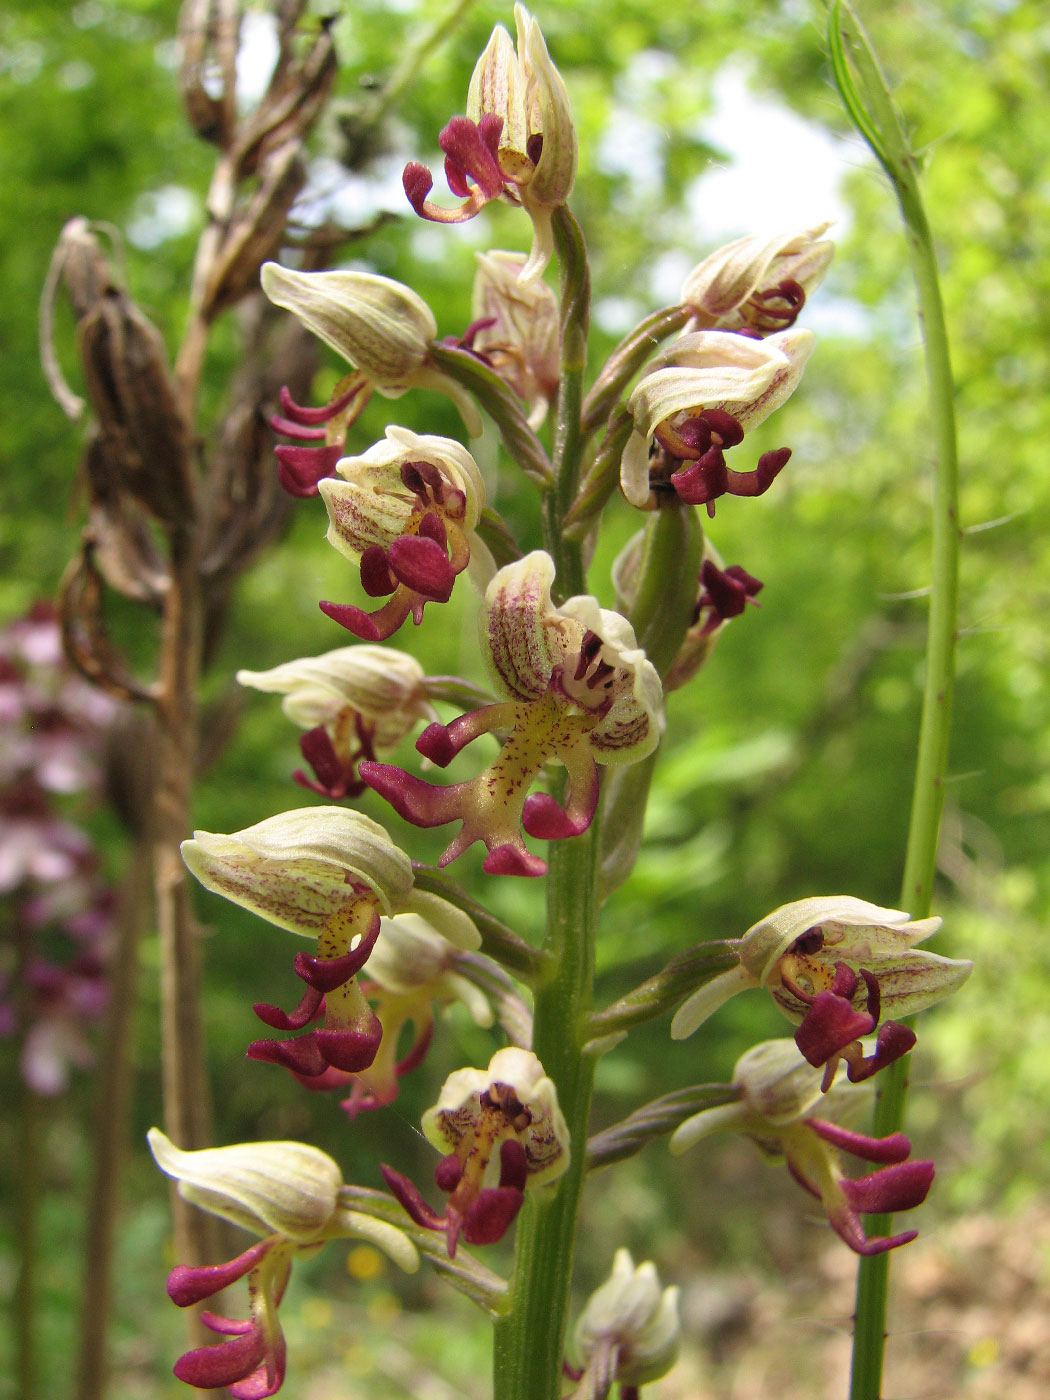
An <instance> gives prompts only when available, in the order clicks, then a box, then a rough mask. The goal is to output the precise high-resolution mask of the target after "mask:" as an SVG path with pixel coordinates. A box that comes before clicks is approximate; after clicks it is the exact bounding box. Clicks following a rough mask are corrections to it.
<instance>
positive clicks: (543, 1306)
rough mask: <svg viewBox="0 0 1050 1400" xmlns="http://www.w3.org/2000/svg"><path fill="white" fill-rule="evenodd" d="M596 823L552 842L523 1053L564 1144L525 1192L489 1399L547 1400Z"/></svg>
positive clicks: (584, 1079) (557, 1344)
mask: <svg viewBox="0 0 1050 1400" xmlns="http://www.w3.org/2000/svg"><path fill="white" fill-rule="evenodd" d="M596 825H597V822H596V821H595V822H594V823H592V825H591V827H590V829H589V830H588V831H587V832H585V833H584V834H583V835H582V836H577V837H574V838H573V839H572V840H569V841H556V842H552V843H551V846H550V869H549V872H548V876H547V934H546V939H545V941H544V951H545V952H546V953H548V954H549V955H550V956H551V957H552V958H553V959H554V961H555V965H556V966H557V968H558V973H557V976H555V977H554V978H553V979H552V980H551V981H550V982H548V983H547V984H546V985H545V986H544V987H542V988H541V989H540V991H539V992H538V993H537V995H536V1009H535V1030H534V1034H533V1049H534V1050H535V1052H536V1054H537V1055H538V1056H539V1059H540V1062H541V1064H542V1065H543V1067H544V1069H545V1070H546V1071H547V1073H548V1074H549V1075H550V1077H551V1078H552V1079H553V1080H554V1083H555V1084H556V1085H557V1088H558V1101H559V1103H560V1105H561V1109H562V1112H563V1113H564V1115H565V1121H566V1123H567V1124H568V1127H569V1132H570V1135H571V1140H572V1159H571V1162H570V1164H569V1169H568V1171H566V1172H565V1174H564V1175H563V1176H562V1177H561V1179H560V1180H559V1181H558V1182H557V1183H556V1185H555V1186H554V1187H553V1188H550V1189H548V1190H547V1191H545V1192H543V1191H541V1192H539V1193H531V1192H530V1193H527V1194H526V1198H525V1205H524V1208H523V1209H522V1212H521V1215H520V1217H519V1219H518V1226H517V1236H516V1241H515V1252H514V1273H513V1279H512V1283H511V1302H510V1311H509V1314H508V1315H507V1317H505V1318H503V1319H501V1320H500V1321H499V1322H497V1324H496V1331H495V1346H494V1364H495V1389H494V1400H557V1397H558V1396H559V1395H560V1394H561V1364H562V1358H563V1354H564V1348H565V1330H566V1322H567V1315H568V1306H569V1286H570V1283H571V1281H572V1267H573V1258H574V1254H575V1243H576V1217H577V1214H578V1212H579V1204H580V1192H581V1190H582V1187H583V1181H584V1175H585V1170H586V1150H587V1120H588V1117H589V1113H590V1104H591V1089H592V1086H593V1081H594V1060H593V1058H592V1057H590V1056H588V1055H585V1054H584V1053H583V1051H582V1050H581V1041H582V1039H583V1035H584V1025H585V1021H586V1017H587V1015H588V1012H589V1011H590V1000H591V990H592V986H593V981H594V931H595V925H596V923H597V916H598V899H597V895H596V892H595V871H596V864H597V859H596V856H597V831H596V830H595V827H596Z"/></svg>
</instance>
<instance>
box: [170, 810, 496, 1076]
mask: <svg viewBox="0 0 1050 1400" xmlns="http://www.w3.org/2000/svg"><path fill="white" fill-rule="evenodd" d="M182 855H183V859H184V860H185V862H186V864H187V866H188V867H189V869H190V871H191V872H192V873H193V874H194V875H195V876H196V877H197V879H198V880H199V881H200V882H201V884H202V885H204V887H205V888H206V889H209V890H213V891H214V892H215V893H217V894H221V895H222V896H223V897H224V898H226V899H229V900H231V901H232V902H233V903H234V904H239V905H241V906H242V907H243V908H245V909H249V910H251V911H252V912H253V913H255V914H259V915H260V916H261V917H262V918H264V919H266V920H268V921H269V922H270V923H273V924H276V925H277V926H278V927H279V928H285V929H289V930H291V932H293V933H298V934H301V935H302V936H304V937H307V938H314V939H316V940H317V954H316V956H309V955H307V954H306V953H299V954H298V955H297V956H296V958H295V971H296V975H297V976H299V977H300V978H301V979H302V980H303V981H304V982H305V983H306V992H305V994H304V996H303V998H302V1000H301V1002H300V1003H299V1005H298V1006H297V1007H296V1009H295V1010H294V1011H292V1012H290V1013H286V1012H283V1011H281V1010H280V1009H279V1008H278V1007H276V1006H272V1005H270V1004H268V1003H257V1004H256V1007H255V1010H256V1014H257V1015H258V1016H259V1017H260V1019H261V1020H263V1021H265V1022H266V1024H267V1025H269V1026H273V1027H274V1028H275V1029H278V1030H301V1029H302V1028H303V1027H305V1026H307V1025H308V1024H309V1023H310V1022H311V1021H313V1020H314V1019H316V1017H318V1016H319V1015H321V1014H322V1011H323V1015H324V1021H323V1024H322V1027H321V1028H320V1029H317V1030H312V1031H309V1032H308V1033H307V1034H306V1035H303V1036H299V1037H297V1038H290V1039H286V1040H259V1041H255V1042H253V1044H252V1045H251V1046H250V1047H249V1049H248V1055H249V1057H250V1058H252V1059H261V1060H269V1061H272V1062H274V1063H277V1064H282V1065H285V1066H286V1067H287V1068H288V1069H291V1070H292V1071H293V1072H294V1073H296V1074H298V1075H301V1076H304V1077H305V1078H307V1079H318V1078H319V1077H320V1076H324V1075H326V1074H327V1071H328V1069H329V1068H333V1069H336V1070H342V1071H344V1072H346V1073H356V1072H358V1071H360V1070H363V1069H367V1068H368V1066H369V1065H370V1064H371V1063H372V1061H373V1060H374V1058H375V1056H376V1052H377V1050H378V1048H379V1044H380V1040H381V1038H382V1026H381V1024H380V1022H379V1020H378V1019H377V1017H376V1016H375V1014H374V1012H373V1011H372V1009H371V1007H370V1006H369V1004H368V1001H367V1000H366V998H365V996H364V993H363V992H362V990H361V987H360V985H359V984H358V982H357V979H356V974H357V973H358V972H359V971H360V970H361V968H362V967H363V966H364V964H365V962H366V960H367V958H368V956H369V954H370V952H371V951H372V948H373V947H374V945H375V942H376V939H377V938H378V936H379V930H380V915H381V914H386V915H388V916H389V915H392V914H395V913H408V912H412V913H418V914H421V915H422V916H423V917H424V918H426V919H427V920H428V922H429V923H430V924H431V925H433V927H434V928H435V929H436V930H437V931H438V932H440V933H441V934H442V935H443V936H444V937H446V938H448V939H449V940H450V941H451V942H453V943H454V944H455V945H456V946H457V947H460V948H477V947H478V946H479V944H480V935H479V934H478V931H477V929H476V928H475V927H474V924H473V922H472V920H471V919H469V918H468V917H467V915H465V914H463V913H462V912H461V911H460V910H458V909H456V908H455V907H454V906H453V905H451V904H449V903H447V901H445V900H443V899H441V898H440V897H439V896H437V895H432V894H428V893H426V892H424V891H422V890H415V889H413V877H412V866H411V862H410V861H409V859H408V856H406V855H405V853H404V851H402V850H401V849H400V848H399V847H397V846H395V845H394V843H393V842H392V841H391V840H390V838H389V836H388V835H387V834H386V832H385V831H384V830H383V828H382V827H381V826H380V825H379V824H378V823H377V822H374V821H372V820H371V819H370V818H368V817H366V816H364V815H362V814H361V813H360V812H353V811H348V810H347V809H346V808H343V807H308V808H302V809H300V810H298V811H293V812H284V813H282V814H281V815H280V816H276V817H270V818H269V819H268V820H266V821H263V822H259V823H257V824H256V825H255V826H251V827H248V828H246V829H245V830H244V831H238V832H235V833H234V834H233V835H232V836H225V835H218V834H215V833H212V832H207V831H197V832H195V833H194V836H193V840H191V841H184V842H183V844H182Z"/></svg>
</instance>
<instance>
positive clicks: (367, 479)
mask: <svg viewBox="0 0 1050 1400" xmlns="http://www.w3.org/2000/svg"><path fill="white" fill-rule="evenodd" d="M337 471H338V473H339V477H338V479H336V480H334V481H322V482H321V483H320V492H321V496H322V498H323V499H324V503H325V505H326V506H327V508H328V522H329V523H328V540H329V543H331V544H332V545H334V546H335V548H336V549H337V550H338V551H339V553H340V554H342V555H345V557H346V558H347V559H350V560H351V561H352V562H353V563H355V564H357V565H358V566H359V568H360V571H361V586H362V587H363V588H364V590H365V592H366V593H367V594H368V596H369V597H370V598H386V599H387V601H386V602H385V603H384V604H383V606H382V607H380V608H378V609H377V610H376V611H375V612H372V613H369V612H365V610H364V609H363V608H358V607H354V606H353V605H352V604H349V603H322V604H321V609H322V611H323V612H324V613H326V614H327V615H328V616H329V617H330V618H332V619H334V621H336V622H338V623H340V624H341V625H342V626H343V627H346V628H347V629H348V630H349V631H351V632H353V633H354V635H355V636H358V637H362V638H363V639H364V640H365V641H369V642H380V641H385V640H386V638H387V637H389V636H391V635H392V634H393V633H394V632H396V631H397V629H398V628H399V627H400V626H401V624H402V623H403V622H404V621H405V619H406V618H407V617H408V616H409V615H411V616H412V618H413V620H414V621H415V622H417V623H418V622H421V621H422V618H423V609H424V608H425V607H426V605H427V603H429V602H437V603H447V602H448V600H449V598H450V597H451V596H452V589H453V586H454V584H455V582H456V579H457V578H458V576H459V575H460V574H461V573H463V571H464V570H465V569H468V568H469V569H470V573H471V577H472V578H473V580H474V581H475V583H476V584H477V585H478V587H479V588H484V586H485V585H486V584H487V583H488V581H489V579H490V578H491V577H492V575H493V573H495V567H496V566H495V564H494V563H493V561H492V556H491V554H490V553H489V551H488V549H487V547H486V546H485V544H484V543H483V542H482V541H481V539H480V538H479V537H478V535H477V534H476V533H475V530H476V527H477V524H478V521H479V520H480V518H481V510H482V507H483V506H484V504H485V483H484V482H483V480H482V478H481V472H480V471H479V470H478V465H477V463H476V462H475V461H474V458H473V457H472V456H471V455H470V453H469V452H468V451H467V449H466V448H465V447H463V446H461V445H460V443H458V442H454V441H453V440H452V439H451V438H445V437H434V436H432V435H431V434H420V433H414V432H412V431H411V430H410V429H409V428H397V427H389V428H387V430H386V436H385V438H384V440H383V441H382V442H377V443H375V444H374V446H372V447H370V448H369V449H368V451H367V452H365V453H363V454H362V455H361V456H360V457H344V458H343V459H342V461H341V462H340V463H339V464H338V467H337Z"/></svg>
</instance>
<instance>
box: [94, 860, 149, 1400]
mask: <svg viewBox="0 0 1050 1400" xmlns="http://www.w3.org/2000/svg"><path fill="white" fill-rule="evenodd" d="M151 885H152V881H151V878H150V852H149V842H148V839H147V838H145V837H140V838H139V839H138V840H136V842H135V843H134V845H133V847H132V849H131V853H130V858H129V860H128V865H127V870H126V873H125V876H124V880H123V884H122V887H121V893H120V911H119V916H118V924H117V943H116V947H115V948H114V950H113V957H112V960H111V963H110V974H109V1007H108V1011H107V1015H106V1025H105V1034H104V1037H103V1041H102V1051H101V1060H100V1064H99V1070H98V1080H97V1084H96V1094H97V1100H98V1108H97V1110H96V1113H95V1120H94V1140H93V1143H92V1179H91V1190H90V1195H89V1197H88V1211H87V1234H86V1240H85V1245H84V1284H83V1293H82V1296H81V1304H80V1352H79V1358H78V1363H77V1390H76V1394H77V1400H101V1397H102V1395H103V1394H104V1393H105V1387H106V1375H107V1371H108V1357H107V1336H108V1328H109V1318H110V1308H111V1304H112V1294H113V1237H114V1231H115V1227H116V1219H117V1204H118V1201H119V1200H120V1172H121V1167H122V1164H123V1161H124V1154H125V1150H126V1147H127V1137H128V1102H129V1099H130V1090H131V1080H132V1059H131V1046H132V1040H133V1031H134V1023H135V1009H136V1006H137V1002H138V982H139V977H138V948H139V942H140V939H141V935H142V932H143V929H144V928H145V926H146V920H147V918H148V917H149V911H150V892H151Z"/></svg>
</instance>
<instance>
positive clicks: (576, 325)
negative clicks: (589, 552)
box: [493, 208, 600, 1400]
mask: <svg viewBox="0 0 1050 1400" xmlns="http://www.w3.org/2000/svg"><path fill="white" fill-rule="evenodd" d="M554 237H555V243H556V246H557V250H558V260H559V266H560V271H561V318H562V366H561V379H560V383H559V387H558V406H557V415H556V417H555V424H554V486H553V488H552V489H551V490H549V491H548V492H547V494H546V499H545V501H544V518H543V531H544V546H545V548H546V549H547V551H548V552H549V553H550V555H551V556H552V558H553V559H554V562H555V566H556V568H557V586H558V589H559V591H560V593H561V596H563V597H564V596H566V595H568V594H571V593H580V592H582V591H583V588H584V572H583V557H582V551H581V548H580V545H579V544H578V543H576V542H574V541H572V540H568V539H567V538H566V537H565V533H564V530H563V529H562V522H563V520H564V517H565V515H566V513H567V511H568V509H569V506H570V505H571V504H572V502H573V500H574V499H575V496H576V489H577V485H578V483H579V475H580V454H581V450H582V438H581V435H580V406H581V403H582V400H583V372H584V369H585V367H586V362H587V329H588V316H589V302H590V278H589V273H588V268H587V255H586V249H585V248H584V243H583V235H582V233H581V232H580V227H579V225H578V224H577V222H576V220H575V219H574V218H573V216H572V215H571V214H570V213H569V211H568V209H565V208H562V209H559V210H558V211H557V212H556V213H555V216H554ZM598 826H599V821H598V817H597V815H596V816H595V820H594V821H593V822H592V823H591V825H590V827H589V828H588V830H587V831H585V832H584V833H583V835H582V836H575V837H573V838H572V839H571V840H565V841H552V842H551V843H550V844H549V847H548V860H549V866H548V872H547V927H546V935H545V937H544V942H543V949H542V953H543V955H544V956H545V957H546V958H547V959H548V960H549V962H548V969H547V977H546V978H545V980H544V981H543V982H542V983H541V984H540V986H539V987H538V988H537V990H536V1000H535V1012H534V1023H533V1040H532V1048H533V1050H534V1051H535V1052H536V1054H537V1055H538V1056H539V1059H540V1063H541V1064H542V1065H543V1067H544V1069H545V1070H546V1072H547V1073H548V1074H549V1075H550V1077H551V1079H553V1081H554V1083H555V1085H556V1086H557V1090H558V1101H559V1103H560V1105H561V1110H562V1113H563V1114H564V1115H565V1121H566V1123H567V1125H568V1128H569V1133H570V1140H571V1149H570V1151H571V1156H570V1162H569V1168H568V1170H567V1171H566V1172H565V1173H564V1175H563V1176H562V1177H561V1178H560V1180H559V1181H558V1182H557V1183H555V1184H554V1185H553V1186H552V1187H551V1188H548V1189H541V1190H540V1191H538V1192H532V1191H529V1192H526V1194H525V1204H524V1206H523V1207H522V1211H521V1215H520V1216H519V1217H518V1222H517V1230H516V1235H515V1247H514V1273H513V1276H512V1279H511V1291H510V1309H509V1312H508V1314H507V1316H506V1317H505V1318H502V1319H501V1320H500V1321H498V1322H497V1323H496V1328H495V1338H494V1346H493V1367H494V1372H495V1376H494V1387H493V1394H494V1400H558V1396H560V1394H561V1390H562V1373H561V1364H562V1358H563V1355H564V1348H565V1329H566V1322H567V1318H568V1308H569V1287H570V1284H571V1282H572V1266H573V1258H574V1255H575V1247H576V1217H577V1214H578V1212H579V1206H580V1192H581V1190H582V1188H583V1180H584V1173H585V1165H586V1147H587V1120H588V1116H589V1113H590V1106H591V1090H592V1087H593V1083H594V1059H593V1057H591V1056H589V1055H586V1054H585V1053H584V1051H583V1049H582V1046H583V1041H584V1038H585V1027H586V1022H587V1017H588V1015H589V1013H590V1009H591V997H592V995H593V987H594V934H595V928H596V925H597V922H598V910H599V907H600V905H599V900H598V894H597V869H598V849H599V847H598Z"/></svg>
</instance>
